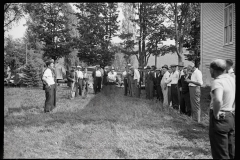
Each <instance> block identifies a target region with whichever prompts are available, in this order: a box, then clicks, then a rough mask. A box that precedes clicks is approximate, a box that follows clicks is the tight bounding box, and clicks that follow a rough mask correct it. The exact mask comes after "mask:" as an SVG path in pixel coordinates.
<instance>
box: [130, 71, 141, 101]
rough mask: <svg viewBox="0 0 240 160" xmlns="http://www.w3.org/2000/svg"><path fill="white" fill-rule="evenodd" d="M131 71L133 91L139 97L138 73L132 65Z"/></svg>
mask: <svg viewBox="0 0 240 160" xmlns="http://www.w3.org/2000/svg"><path fill="white" fill-rule="evenodd" d="M130 69H131V70H132V72H133V86H132V88H133V92H134V96H135V97H137V98H140V91H139V89H140V87H139V86H140V73H139V71H138V69H135V68H134V67H131V68H130Z"/></svg>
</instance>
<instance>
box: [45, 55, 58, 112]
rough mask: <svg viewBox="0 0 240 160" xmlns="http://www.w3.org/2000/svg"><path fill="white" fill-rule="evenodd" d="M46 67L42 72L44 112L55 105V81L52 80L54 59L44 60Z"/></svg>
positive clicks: (50, 109)
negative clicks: (44, 97)
mask: <svg viewBox="0 0 240 160" xmlns="http://www.w3.org/2000/svg"><path fill="white" fill-rule="evenodd" d="M46 66H47V68H46V69H45V71H44V72H43V76H42V80H43V81H44V84H45V96H46V100H45V107H44V112H45V113H46V112H50V111H52V110H53V109H54V108H55V107H56V96H55V94H54V91H55V87H56V85H55V81H54V73H53V66H54V61H53V60H49V61H47V62H46Z"/></svg>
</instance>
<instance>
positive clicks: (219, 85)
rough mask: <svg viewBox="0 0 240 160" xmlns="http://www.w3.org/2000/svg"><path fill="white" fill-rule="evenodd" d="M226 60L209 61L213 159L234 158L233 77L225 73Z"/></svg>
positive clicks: (210, 133)
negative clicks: (211, 79)
mask: <svg viewBox="0 0 240 160" xmlns="http://www.w3.org/2000/svg"><path fill="white" fill-rule="evenodd" d="M225 70H226V61H225V60H222V59H216V60H214V61H212V62H211V63H210V74H211V77H212V78H213V79H214V80H213V81H212V84H211V92H210V95H211V103H210V118H209V121H210V122H209V139H210V145H211V153H212V157H213V159H235V140H234V135H235V134H234V132H235V131H234V129H235V127H234V126H235V118H234V115H233V112H234V110H235V94H236V82H235V78H233V77H231V76H230V75H229V74H227V73H225Z"/></svg>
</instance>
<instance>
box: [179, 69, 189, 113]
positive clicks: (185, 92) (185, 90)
mask: <svg viewBox="0 0 240 160" xmlns="http://www.w3.org/2000/svg"><path fill="white" fill-rule="evenodd" d="M183 73H184V75H182V76H181V78H180V79H179V80H178V87H179V91H180V92H181V94H180V113H182V114H186V115H188V116H191V102H190V94H189V87H188V83H187V82H186V81H185V79H187V78H189V79H190V74H189V72H188V68H187V67H184V68H183Z"/></svg>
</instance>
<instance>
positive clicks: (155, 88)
mask: <svg viewBox="0 0 240 160" xmlns="http://www.w3.org/2000/svg"><path fill="white" fill-rule="evenodd" d="M151 72H152V75H153V97H155V96H156V97H157V94H156V93H157V86H156V80H157V72H156V66H154V65H152V71H151Z"/></svg>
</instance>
